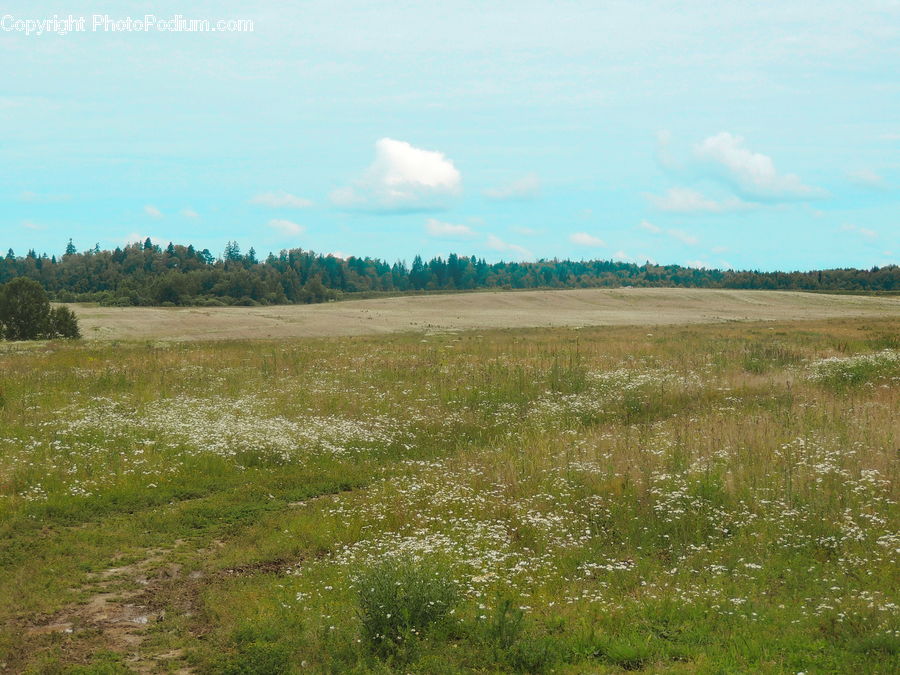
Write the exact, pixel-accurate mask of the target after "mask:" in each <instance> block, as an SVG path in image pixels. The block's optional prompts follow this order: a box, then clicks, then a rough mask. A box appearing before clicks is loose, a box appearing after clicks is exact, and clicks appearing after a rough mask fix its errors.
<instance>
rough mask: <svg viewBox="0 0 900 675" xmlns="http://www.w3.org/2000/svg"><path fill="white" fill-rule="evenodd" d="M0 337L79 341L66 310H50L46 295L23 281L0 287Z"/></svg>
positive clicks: (33, 283)
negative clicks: (76, 339)
mask: <svg viewBox="0 0 900 675" xmlns="http://www.w3.org/2000/svg"><path fill="white" fill-rule="evenodd" d="M0 337H4V338H6V339H7V340H38V339H41V338H55V337H63V338H79V337H81V331H79V329H78V319H77V318H76V317H75V314H74V313H73V312H72V310H70V309H69V308H68V307H54V308H51V307H50V300H49V298H48V297H47V293H46V291H44V289H43V287H42V286H41V285H40V284H39V283H38V282H36V281H34V280H32V279H27V278H25V277H18V278H16V279H13V280H12V281H10V282H9V283H8V284H6V285H5V286H0Z"/></svg>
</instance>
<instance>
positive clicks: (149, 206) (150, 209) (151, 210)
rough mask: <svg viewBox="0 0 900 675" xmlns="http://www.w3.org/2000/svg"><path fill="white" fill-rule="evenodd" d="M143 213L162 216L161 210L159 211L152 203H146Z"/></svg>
mask: <svg viewBox="0 0 900 675" xmlns="http://www.w3.org/2000/svg"><path fill="white" fill-rule="evenodd" d="M144 213H146V214H147V215H148V216H150V217H151V218H162V217H163V212H162V211H160V210H159V209H158V208H156V207H155V206H153V205H152V204H147V206H145V207H144Z"/></svg>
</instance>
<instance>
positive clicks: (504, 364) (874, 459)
mask: <svg viewBox="0 0 900 675" xmlns="http://www.w3.org/2000/svg"><path fill="white" fill-rule="evenodd" d="M898 334H900V322H898V321H897V320H878V321H875V320H866V322H865V324H864V325H860V324H859V323H854V322H850V321H832V322H817V323H810V322H804V323H794V324H727V325H716V326H693V327H690V328H679V327H666V328H654V329H651V330H650V332H649V333H648V329H647V328H641V329H631V328H615V329H613V328H597V329H583V330H572V329H559V330H528V331H521V330H520V331H515V332H511V331H494V332H484V333H461V334H455V335H453V334H447V335H431V336H426V337H422V336H411V335H409V336H390V337H381V338H374V337H372V338H347V339H340V340H305V341H291V342H227V343H225V342H223V343H208V344H200V343H189V344H178V345H154V344H135V343H130V344H118V345H99V344H91V343H86V344H81V345H63V344H56V343H53V344H45V345H36V346H34V345H20V344H12V345H3V346H2V347H0V349H2V351H0V368H2V370H0V663H3V664H5V668H6V669H8V670H10V671H12V672H20V671H26V672H81V673H85V672H94V673H116V672H130V671H138V672H156V671H159V672H165V671H167V670H172V671H174V670H177V669H189V670H195V671H198V672H210V673H220V672H227V673H281V672H296V671H300V670H303V669H309V670H313V671H327V672H348V671H349V672H353V671H355V672H371V671H375V672H378V671H390V670H395V669H399V670H402V671H415V672H435V673H445V672H454V671H455V672H469V671H473V670H474V671H482V672H498V671H499V672H544V671H555V672H585V671H588V672H620V671H623V670H646V671H651V672H685V673H694V672H710V673H713V672H772V673H780V672H801V671H803V672H848V671H854V670H856V671H859V672H896V670H897V669H898V668H900V657H898V654H897V648H898V644H900V632H898V631H900V623H898V606H897V603H898V600H897V597H898V588H897V579H898V574H897V566H896V564H897V554H898V550H900V534H898V518H897V504H896V499H897V484H898V481H897V478H898V475H897V473H898V472H897V459H898V457H897V448H898V446H900V415H898V411H900V356H898V354H900V343H898V339H897V337H896V336H897V335H898ZM110 574H112V576H111V577H108V576H107V575H110ZM107 578H111V579H113V580H114V582H115V584H117V585H116V586H115V587H114V590H115V592H119V593H123V594H127V593H131V594H132V595H121V596H116V597H113V596H110V599H109V604H110V606H112V605H114V604H115V603H118V604H119V605H122V606H125V605H128V603H131V605H140V606H141V607H146V608H147V612H149V613H150V615H151V616H152V620H151V621H148V622H146V625H143V624H140V623H136V625H135V626H131V627H130V628H129V629H128V630H127V631H124V632H123V630H122V626H123V625H125V624H127V623H128V622H127V621H125V620H124V619H122V618H121V616H124V615H122V614H121V612H120V614H116V612H115V611H113V610H112V609H109V610H106V609H104V610H103V612H98V611H94V612H93V613H91V612H90V611H88V609H89V608H90V607H92V606H93V604H92V603H94V601H95V600H96V598H97V597H98V594H101V593H109V592H110V591H109V588H110V586H109V583H110V582H108V581H103V580H104V579H107ZM104 584H105V585H104ZM394 589H397V590H396V591H395V590H394ZM104 597H105V596H104ZM123 598H124V599H123ZM131 605H128V606H131ZM120 610H121V608H120ZM121 611H124V610H121ZM117 617H118V618H117ZM144 619H145V617H143V616H142V617H141V621H144ZM132 623H135V622H134V621H132ZM129 625H130V624H129ZM56 626H59V627H60V628H59V629H57V628H56Z"/></svg>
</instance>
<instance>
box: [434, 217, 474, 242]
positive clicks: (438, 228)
mask: <svg viewBox="0 0 900 675" xmlns="http://www.w3.org/2000/svg"><path fill="white" fill-rule="evenodd" d="M425 231H426V232H428V234H429V235H431V236H432V237H445V238H451V239H468V238H471V237H474V236H476V235H475V231H474V230H473V229H472V228H471V227H469V226H468V225H456V224H454V223H445V222H443V221H440V220H436V219H435V218H429V219H428V221H427V222H426V223H425Z"/></svg>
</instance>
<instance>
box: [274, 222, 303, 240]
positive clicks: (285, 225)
mask: <svg viewBox="0 0 900 675" xmlns="http://www.w3.org/2000/svg"><path fill="white" fill-rule="evenodd" d="M266 224H267V225H268V226H269V227H271V228H272V229H273V230H278V231H279V232H280V233H281V234H283V235H285V236H287V237H296V236H297V235H300V234H303V233H304V232H306V228H305V227H303V225H298V224H297V223H295V222H293V221H291V220H284V219H283V218H273V219H272V220H270V221H269V222H268V223H266Z"/></svg>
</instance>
